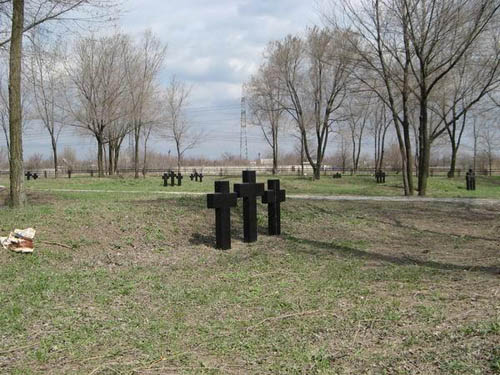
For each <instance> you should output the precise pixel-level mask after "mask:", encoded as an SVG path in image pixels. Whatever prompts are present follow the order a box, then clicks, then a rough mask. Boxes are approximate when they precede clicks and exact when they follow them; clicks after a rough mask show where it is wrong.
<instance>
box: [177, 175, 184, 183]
mask: <svg viewBox="0 0 500 375" xmlns="http://www.w3.org/2000/svg"><path fill="white" fill-rule="evenodd" d="M183 178H184V176H182V173H181V172H179V173H177V186H181V185H182V179H183Z"/></svg>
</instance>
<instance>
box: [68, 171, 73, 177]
mask: <svg viewBox="0 0 500 375" xmlns="http://www.w3.org/2000/svg"><path fill="white" fill-rule="evenodd" d="M71 173H73V171H72V170H71V169H68V178H71Z"/></svg>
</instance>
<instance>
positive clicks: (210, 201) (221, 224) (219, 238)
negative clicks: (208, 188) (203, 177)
mask: <svg viewBox="0 0 500 375" xmlns="http://www.w3.org/2000/svg"><path fill="white" fill-rule="evenodd" d="M237 203H238V196H237V194H236V193H230V192H229V181H215V194H207V208H214V209H215V241H216V246H215V247H216V248H217V249H221V250H228V249H230V248H231V207H236V205H237Z"/></svg>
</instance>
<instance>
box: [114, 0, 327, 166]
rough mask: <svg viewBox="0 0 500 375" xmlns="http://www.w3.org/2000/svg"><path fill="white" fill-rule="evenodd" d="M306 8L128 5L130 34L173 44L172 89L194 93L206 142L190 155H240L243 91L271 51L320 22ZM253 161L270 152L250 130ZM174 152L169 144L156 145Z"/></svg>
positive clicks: (223, 2) (231, 3) (285, 4)
mask: <svg viewBox="0 0 500 375" xmlns="http://www.w3.org/2000/svg"><path fill="white" fill-rule="evenodd" d="M313 4H314V1H313V0H311V1H307V0H184V1H178V0H175V1H165V0H129V1H128V3H127V8H128V12H127V14H126V15H125V17H123V18H122V21H121V27H122V28H123V30H124V31H125V32H128V33H131V34H138V33H140V32H142V31H144V30H145V29H147V28H150V29H152V30H153V32H154V33H155V34H156V35H157V36H158V37H160V38H161V39H162V40H163V41H164V42H165V43H167V44H168V54H167V60H166V66H165V72H164V74H163V76H162V80H163V81H164V82H165V83H166V82H167V81H168V79H169V77H170V76H171V75H172V74H175V75H177V77H178V78H179V79H181V80H183V81H186V82H188V83H189V84H191V85H192V86H193V90H192V95H191V100H190V107H191V109H190V111H189V113H190V116H191V121H192V123H193V126H194V127H197V128H200V129H204V130H205V132H206V133H207V134H209V135H208V136H207V137H205V141H204V142H203V144H201V145H200V146H199V147H197V148H196V149H194V150H193V151H192V152H191V154H199V155H209V156H210V157H218V156H220V154H222V152H223V151H227V152H230V153H233V154H239V134H240V101H241V87H242V84H243V82H245V81H246V80H248V78H249V77H250V75H251V74H252V73H254V72H255V71H256V69H257V67H258V65H259V64H260V60H261V57H262V53H263V51H264V49H265V46H266V44H267V43H268V42H269V41H271V40H276V39H280V38H283V37H284V36H286V35H287V34H289V33H297V32H300V31H302V30H304V29H305V27H306V26H307V25H311V24H314V23H317V22H318V17H317V12H316V10H315V9H316V8H315V6H314V5H313ZM248 142H249V157H250V158H254V157H257V155H258V153H259V152H261V153H262V154H264V153H265V152H267V147H266V145H265V143H264V140H263V138H262V136H261V134H260V132H259V131H258V130H257V129H249V130H248ZM156 143H157V144H161V146H162V147H168V145H166V143H165V142H161V141H160V142H158V141H157V142H156Z"/></svg>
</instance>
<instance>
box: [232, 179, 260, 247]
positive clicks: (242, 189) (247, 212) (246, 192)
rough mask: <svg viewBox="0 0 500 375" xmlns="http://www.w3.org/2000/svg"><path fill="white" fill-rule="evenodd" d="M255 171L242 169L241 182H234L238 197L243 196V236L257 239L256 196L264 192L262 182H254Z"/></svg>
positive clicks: (245, 239)
mask: <svg viewBox="0 0 500 375" xmlns="http://www.w3.org/2000/svg"><path fill="white" fill-rule="evenodd" d="M255 181H256V176H255V171H243V183H242V184H234V191H235V192H236V193H237V194H238V198H243V238H244V241H245V242H255V241H257V197H260V196H262V195H263V194H264V184H262V183H258V184H257V183H256V182H255Z"/></svg>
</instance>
